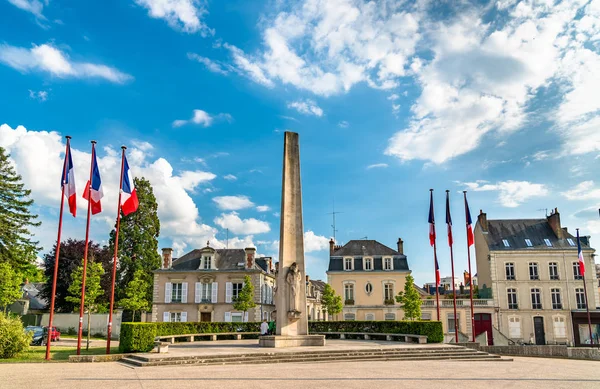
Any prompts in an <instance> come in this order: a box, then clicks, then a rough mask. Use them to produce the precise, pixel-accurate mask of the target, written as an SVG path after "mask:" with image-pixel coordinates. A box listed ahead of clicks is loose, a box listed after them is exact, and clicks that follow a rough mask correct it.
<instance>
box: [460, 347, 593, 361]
mask: <svg viewBox="0 0 600 389" xmlns="http://www.w3.org/2000/svg"><path fill="white" fill-rule="evenodd" d="M460 345H461V346H465V347H469V348H473V349H476V350H480V351H483V352H487V353H490V354H497V355H511V356H518V357H543V358H566V359H586V360H595V361H600V350H599V349H597V348H593V347H568V346H480V345H479V344H477V343H462V344H460Z"/></svg>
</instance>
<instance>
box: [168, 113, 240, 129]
mask: <svg viewBox="0 0 600 389" xmlns="http://www.w3.org/2000/svg"><path fill="white" fill-rule="evenodd" d="M216 121H226V122H229V123H231V122H232V121H233V117H232V116H231V115H230V114H228V113H220V114H218V115H215V116H213V115H211V114H209V113H208V112H206V111H203V110H201V109H195V110H194V114H193V116H192V118H191V119H189V120H182V119H177V120H175V121H173V127H181V126H185V125H186V124H192V123H193V124H198V125H201V126H203V127H210V126H212V125H213V124H214V123H215V122H216Z"/></svg>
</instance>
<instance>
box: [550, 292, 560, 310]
mask: <svg viewBox="0 0 600 389" xmlns="http://www.w3.org/2000/svg"><path fill="white" fill-rule="evenodd" d="M550 294H551V295H552V309H562V298H561V296H560V289H558V288H552V289H550Z"/></svg>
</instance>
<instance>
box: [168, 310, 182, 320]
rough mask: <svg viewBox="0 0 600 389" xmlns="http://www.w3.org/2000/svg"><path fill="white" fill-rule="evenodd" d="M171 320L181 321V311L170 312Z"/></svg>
mask: <svg viewBox="0 0 600 389" xmlns="http://www.w3.org/2000/svg"><path fill="white" fill-rule="evenodd" d="M170 321H171V322H180V321H181V312H171V318H170Z"/></svg>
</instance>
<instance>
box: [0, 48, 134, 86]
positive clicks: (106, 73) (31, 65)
mask: <svg viewBox="0 0 600 389" xmlns="http://www.w3.org/2000/svg"><path fill="white" fill-rule="evenodd" d="M0 62H2V63H4V64H5V65H7V66H10V67H11V68H13V69H16V70H18V71H20V72H22V73H27V72H30V71H41V72H47V73H50V74H51V75H52V76H55V77H58V78H69V77H73V78H102V79H105V80H107V81H110V82H114V83H117V84H123V83H125V82H127V81H131V80H133V77H132V76H130V75H129V74H126V73H123V72H121V71H119V70H118V69H116V68H112V67H109V66H106V65H101V64H94V63H89V62H77V61H72V60H71V59H70V58H69V56H68V55H67V54H65V53H64V52H62V51H60V50H59V49H58V48H56V47H54V46H52V45H50V44H43V45H39V46H36V45H34V46H33V47H32V48H31V49H27V48H23V47H16V46H10V45H7V44H0Z"/></svg>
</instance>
